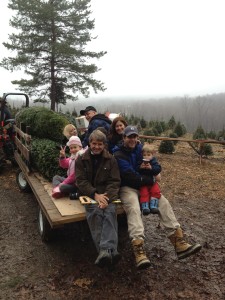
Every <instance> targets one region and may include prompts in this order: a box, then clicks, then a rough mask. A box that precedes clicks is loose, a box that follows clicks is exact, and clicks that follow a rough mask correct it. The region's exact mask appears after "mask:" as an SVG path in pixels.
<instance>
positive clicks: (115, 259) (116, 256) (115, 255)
mask: <svg viewBox="0 0 225 300" xmlns="http://www.w3.org/2000/svg"><path fill="white" fill-rule="evenodd" d="M111 253H112V264H113V265H114V266H115V265H116V264H117V263H118V262H119V261H120V260H121V255H120V254H119V252H118V251H117V250H116V249H112V250H111Z"/></svg>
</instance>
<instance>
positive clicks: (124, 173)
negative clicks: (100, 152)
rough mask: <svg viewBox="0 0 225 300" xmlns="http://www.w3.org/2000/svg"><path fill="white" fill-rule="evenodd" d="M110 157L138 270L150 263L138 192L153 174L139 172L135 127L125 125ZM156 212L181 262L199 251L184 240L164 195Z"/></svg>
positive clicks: (152, 179)
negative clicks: (114, 163) (116, 170)
mask: <svg viewBox="0 0 225 300" xmlns="http://www.w3.org/2000/svg"><path fill="white" fill-rule="evenodd" d="M113 154H114V157H115V158H116V160H117V163H118V166H119V169H120V177H121V187H120V199H121V202H122V204H123V207H124V210H125V212H126V214H127V224H128V233H129V237H130V240H131V244H132V247H133V252H134V256H135V259H136V266H137V268H138V269H144V268H148V267H149V266H150V265H151V264H150V261H149V259H148V258H147V256H146V252H145V249H144V240H145V233H144V224H143V221H142V216H141V211H140V203H139V189H140V188H141V187H142V186H152V185H153V184H154V182H155V179H154V177H153V176H152V175H151V176H149V175H148V174H146V175H145V174H141V172H140V169H141V168H144V166H142V164H141V165H140V159H141V158H142V144H141V143H140V142H139V140H138V130H137V128H136V127H135V126H133V125H131V126H127V127H126V128H125V129H124V136H123V144H122V145H118V146H116V147H115V148H113ZM155 163H156V162H155ZM159 211H160V214H159V219H160V223H161V224H162V225H163V227H164V228H165V229H166V230H167V234H168V238H169V240H170V241H171V243H172V245H173V246H174V249H175V252H176V254H177V257H178V259H184V258H186V257H188V256H190V255H193V254H195V253H197V252H198V251H200V249H201V245H200V244H198V243H193V244H189V243H188V242H187V241H186V240H185V238H184V235H183V230H182V229H181V226H180V224H179V222H178V221H177V219H176V216H175V214H174V212H173V209H172V207H171V205H170V203H169V201H168V200H167V199H166V198H165V197H164V196H163V195H161V197H160V199H159Z"/></svg>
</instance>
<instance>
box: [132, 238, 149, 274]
mask: <svg viewBox="0 0 225 300" xmlns="http://www.w3.org/2000/svg"><path fill="white" fill-rule="evenodd" d="M132 246H133V250H134V256H135V259H136V266H137V268H138V269H146V268H148V267H149V266H150V261H149V259H148V258H147V257H146V253H145V250H144V240H142V239H139V240H133V241H132Z"/></svg>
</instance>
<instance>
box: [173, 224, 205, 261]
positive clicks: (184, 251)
mask: <svg viewBox="0 0 225 300" xmlns="http://www.w3.org/2000/svg"><path fill="white" fill-rule="evenodd" d="M169 239H170V241H171V243H172V244H173V246H174V248H175V251H176V254H177V258H178V259H183V258H186V257H188V256H190V255H192V254H195V253H197V252H198V251H200V250H201V248H202V246H201V245H200V244H197V243H196V244H194V245H190V244H188V243H187V242H186V241H185V239H184V236H183V231H182V229H181V228H177V230H176V231H175V232H174V233H173V234H172V235H170V236H169Z"/></svg>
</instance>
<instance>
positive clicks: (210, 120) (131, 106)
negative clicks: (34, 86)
mask: <svg viewBox="0 0 225 300" xmlns="http://www.w3.org/2000/svg"><path fill="white" fill-rule="evenodd" d="M87 105H94V106H95V107H96V108H97V109H98V111H100V112H105V111H107V110H108V111H110V112H116V113H119V112H121V113H123V114H125V115H128V116H130V115H132V114H133V115H134V116H137V117H143V118H144V119H145V120H146V121H150V120H159V121H162V120H164V121H169V119H170V118H171V116H174V117H175V119H176V121H180V122H181V123H183V124H184V125H185V127H186V128H187V130H188V131H189V132H193V131H194V130H195V129H196V128H197V127H198V126H199V125H201V126H202V127H203V128H204V130H206V131H207V132H209V131H211V130H213V131H219V130H222V129H223V128H225V93H221V94H213V95H205V96H198V97H189V96H183V97H174V98H161V99H153V98H149V99H142V98H140V99H138V98H134V99H130V98H129V99H128V98H121V99H118V98H117V99H113V98H111V99H110V98H105V99H104V98H102V99H101V100H95V101H93V100H91V99H90V100H89V101H87V100H85V102H84V101H82V100H81V101H77V102H75V103H68V104H67V105H66V107H63V106H62V109H63V110H66V111H67V110H76V111H77V112H78V113H79V111H80V109H83V108H84V107H86V106H87Z"/></svg>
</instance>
